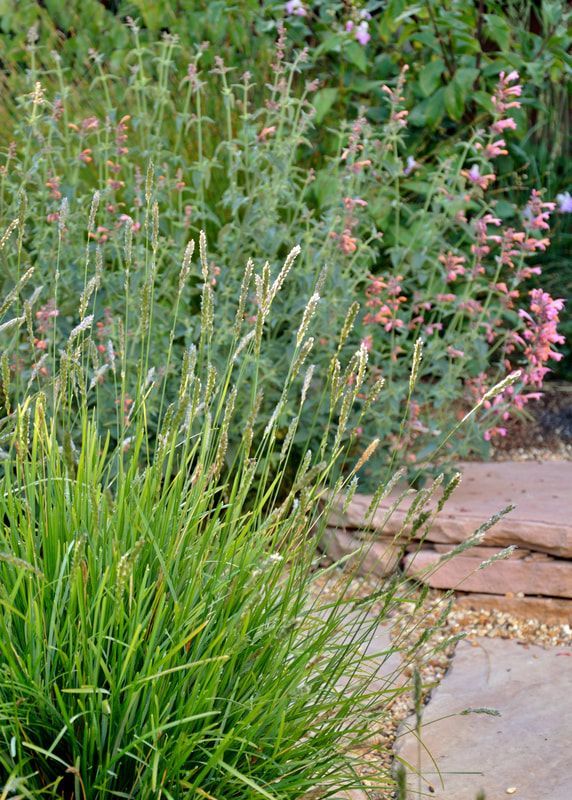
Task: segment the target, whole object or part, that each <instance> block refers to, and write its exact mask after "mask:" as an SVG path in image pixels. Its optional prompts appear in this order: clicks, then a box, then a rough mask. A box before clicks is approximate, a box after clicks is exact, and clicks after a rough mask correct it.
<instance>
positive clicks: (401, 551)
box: [323, 461, 572, 800]
mask: <svg viewBox="0 0 572 800" xmlns="http://www.w3.org/2000/svg"><path fill="white" fill-rule="evenodd" d="M459 466H460V469H461V471H462V473H463V479H462V481H461V484H460V486H459V487H458V488H457V489H456V490H455V492H454V493H453V495H452V496H451V497H450V498H449V500H448V501H447V503H446V505H445V508H444V509H443V511H442V512H441V513H440V514H439V515H438V516H437V517H436V518H435V519H434V520H433V521H432V523H431V525H430V527H429V529H428V530H425V531H424V532H423V537H422V541H418V540H414V539H411V538H410V539H408V538H407V535H408V534H407V530H405V531H404V530H403V528H404V523H405V524H407V520H408V517H407V512H408V508H409V506H410V504H411V502H412V500H413V498H414V496H415V493H414V492H409V493H407V494H406V495H403V494H402V495H401V502H400V504H399V507H398V508H397V510H394V513H392V514H391V516H388V510H389V509H390V508H391V507H392V506H393V504H394V503H395V501H396V499H397V498H398V497H399V496H400V495H399V493H397V492H394V493H393V494H392V495H391V496H389V497H388V498H386V500H384V502H383V504H382V506H381V507H380V508H379V509H378V510H377V511H376V513H375V514H374V516H373V519H369V520H367V524H366V521H365V518H366V514H367V509H368V506H369V503H370V500H371V498H370V497H368V496H364V495H356V496H355V497H354V499H353V500H352V502H351V503H350V505H349V508H348V509H347V510H346V511H345V512H344V513H342V503H343V501H340V503H339V505H336V506H335V508H334V511H333V512H332V514H331V516H330V520H329V524H330V528H329V529H328V530H327V531H326V534H325V535H324V541H323V549H324V550H325V552H326V553H327V554H329V555H330V557H332V558H333V559H334V560H337V559H338V558H340V557H342V556H345V555H347V554H353V555H352V559H354V560H355V566H356V568H357V569H358V571H359V572H360V573H361V574H362V575H364V576H370V577H372V578H375V579H377V580H379V578H381V577H383V576H385V575H388V574H390V573H391V572H392V571H393V570H395V569H396V568H397V566H398V565H399V566H400V567H401V569H403V570H404V571H405V572H406V573H408V574H409V575H411V576H415V577H418V578H419V579H420V580H422V581H423V582H425V583H427V584H428V585H429V586H430V587H433V588H435V589H455V590H457V601H458V603H459V605H461V604H463V605H465V606H466V607H469V608H474V609H482V608H489V609H491V611H489V612H488V613H489V614H493V615H494V614H496V615H497V616H501V617H502V613H500V612H509V614H508V615H514V617H515V621H514V623H513V622H510V623H509V629H508V630H502V631H501V630H496V631H492V630H488V629H487V627H486V626H487V624H488V625H489V627H491V625H490V623H486V624H485V627H484V628H483V629H479V630H478V632H476V631H475V630H472V631H465V632H468V633H470V634H471V637H470V639H466V640H463V641H461V642H459V644H458V645H457V646H456V648H455V651H454V654H453V655H452V660H451V661H450V662H449V661H446V664H445V666H444V668H443V669H441V671H440V673H439V674H438V675H437V674H436V675H435V679H436V680H437V681H438V680H439V679H441V680H440V683H439V684H438V685H437V686H436V688H434V689H433V691H432V693H431V695H430V696H429V699H428V701H427V703H426V705H425V706H424V707H423V718H422V727H421V737H420V739H419V737H418V736H417V733H416V730H415V716H410V717H409V718H407V719H406V720H405V721H404V722H402V723H401V726H400V728H399V730H398V735H397V739H396V740H395V744H394V753H395V755H396V759H399V760H401V761H402V762H403V763H405V764H406V766H407V773H408V800H413V799H414V798H415V800H417V798H436V800H477V798H478V797H480V798H482V797H485V798H486V800H501V798H505V797H506V798H509V797H514V798H516V800H570V798H572V645H570V644H568V643H569V642H570V641H572V639H571V636H570V634H571V631H570V625H572V462H566V461H563V462H559V461H553V462H544V463H538V462H502V463H491V464H482V463H480V464H479V463H466V464H462V465H459ZM508 504H514V505H515V506H516V508H515V510H514V511H513V512H512V513H511V514H509V515H507V516H505V517H503V518H502V519H501V520H499V521H498V522H497V524H495V525H494V526H493V527H492V528H490V530H488V531H487V533H486V536H485V537H484V539H483V540H482V541H480V542H479V543H478V546H468V545H467V546H466V547H465V548H464V549H463V552H462V554H460V555H453V556H448V553H449V552H450V550H451V549H452V548H454V547H455V546H456V545H458V544H459V543H462V542H465V541H466V540H467V539H468V538H469V537H470V536H471V535H472V534H473V533H474V531H475V530H476V529H477V528H478V527H479V526H480V525H482V524H483V523H484V522H486V521H487V520H488V519H489V518H490V517H491V516H492V515H493V514H495V513H497V512H498V511H499V510H501V509H502V508H504V507H505V506H507V505H508ZM415 536H416V537H417V539H418V538H419V531H417V532H416V533H415ZM364 544H365V546H364ZM507 545H516V546H517V548H518V549H517V550H516V551H515V552H514V553H513V554H512V555H511V556H510V558H508V559H504V558H503V559H502V560H497V554H498V553H499V551H500V550H501V549H502V548H504V547H506V546H507ZM490 559H492V564H490V565H489V566H487V567H486V568H485V569H481V568H480V567H481V564H482V562H483V561H488V560H490ZM459 590H460V591H461V592H462V593H461V594H459ZM486 613H487V612H481V611H477V612H475V615H476V616H480V615H484V616H485V618H486ZM508 615H507V614H505V617H506V616H508ZM531 618H537V619H542V620H544V623H550V624H553V625H554V626H556V627H555V628H554V630H556V629H557V630H559V631H560V632H561V634H562V636H561V637H560V635H559V636H558V637H557V638H556V639H552V640H551V639H550V637H548V639H547V638H546V637H544V636H543V635H540V634H541V633H542V630H544V631H548V630H549V629H550V628H549V625H548V624H543V623H541V622H538V623H534V622H533V619H531ZM511 620H512V616H511ZM517 620H520V622H518V621H517ZM521 623H522V624H521ZM528 623H530V624H532V625H533V626H535V625H538V626H539V631H540V634H539V636H538V637H537V638H535V639H532V640H531V639H528V640H527V639H526V637H524V638H522V637H521V638H520V639H519V631H521V630H523V628H524V627H526V625H527V624H528ZM463 630H464V629H463ZM550 630H552V629H550ZM497 634H500V635H501V636H507V635H508V637H509V638H491V637H492V636H496V635H497ZM386 635H387V632H386V631H384V632H383V635H382V636H381V634H380V636H381V638H380V639H379V640H378V641H377V642H376V644H377V645H378V647H379V649H380V650H383V649H388V648H389V645H388V643H387V642H386V641H385V640H384V638H383V637H385V636H386ZM512 637H514V638H512ZM530 641H536V642H542V643H546V641H551V643H552V644H553V645H555V646H549V647H546V648H544V647H540V646H538V645H537V644H531V643H530ZM560 642H566V643H567V644H565V645H560ZM381 643H383V644H384V647H380V644H381ZM450 656H451V653H449V655H448V657H447V658H449V657H450ZM396 658H399V656H398V655H396V654H394V655H392V656H391V658H390V659H388V663H387V668H386V669H384V670H383V672H382V675H381V683H382V684H384V685H385V686H387V681H388V679H389V680H391V679H393V676H394V675H396V674H398V673H399V668H398V665H397V664H396V661H395V659H396ZM447 665H448V666H449V669H448V671H446V672H445V669H447ZM424 681H425V682H427V678H426V677H425V676H424ZM429 681H431V678H429ZM411 707H412V706H411V705H410V704H409V705H406V706H405V707H404V710H403V713H402V714H401V717H398V719H403V714H407V713H409V709H410V708H411ZM489 712H490V713H489ZM479 793H481V794H479ZM348 797H349V795H348ZM365 797H366V795H365V794H361V793H357V794H353V795H352V800H363V798H365Z"/></svg>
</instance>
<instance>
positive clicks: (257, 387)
mask: <svg viewBox="0 0 572 800" xmlns="http://www.w3.org/2000/svg"><path fill="white" fill-rule="evenodd" d="M146 193H147V200H146V210H147V222H146V226H147V224H148V225H149V227H150V228H151V234H150V235H151V250H150V253H149V258H148V261H147V263H146V265H140V267H139V268H140V269H141V271H142V275H141V289H140V291H141V294H140V296H139V297H138V298H137V299H135V298H136V297H137V296H136V295H135V297H134V296H133V293H132V290H131V287H130V283H129V274H128V273H129V271H130V270H131V269H134V268H135V266H134V265H135V262H134V261H133V262H132V261H131V257H130V247H131V244H130V240H129V236H128V237H127V241H126V243H125V257H126V261H125V273H124V276H123V277H124V286H123V290H120V289H119V288H118V291H122V294H123V298H122V299H123V303H124V316H123V328H122V330H123V338H120V339H119V342H118V345H117V351H115V345H113V349H112V350H109V349H107V358H108V360H107V362H106V365H105V366H106V367H107V369H106V370H102V368H101V367H99V368H97V369H96V368H95V366H94V364H93V359H94V358H96V353H97V352H98V342H99V337H98V335H97V329H96V326H95V325H94V319H93V316H92V314H91V313H88V312H89V310H90V308H92V307H93V305H92V304H93V302H94V297H95V294H96V293H97V292H98V291H101V289H102V286H101V285H99V283H98V282H97V281H96V282H93V281H92V280H91V279H90V278H88V275H89V273H87V275H86V284H85V286H84V292H83V296H82V298H81V299H80V298H78V303H77V307H78V308H79V311H76V315H75V318H74V323H75V324H74V326H73V328H72V329H71V330H69V332H68V334H67V338H66V339H65V340H64V341H62V342H61V346H58V347H52V346H50V348H49V351H48V353H49V356H48V359H47V362H46V363H47V364H49V365H50V375H49V379H48V380H47V381H45V382H43V383H41V384H39V385H38V383H37V382H36V379H35V378H34V376H30V380H29V382H28V383H27V385H26V384H25V383H24V384H23V383H22V377H23V376H22V374H21V373H16V374H15V375H14V376H13V382H12V376H11V375H10V371H9V369H6V366H7V363H8V362H7V360H6V359H3V361H2V374H3V385H2V402H3V405H4V411H5V413H4V417H3V419H2V424H1V430H0V435H1V443H2V462H1V473H0V514H2V519H3V525H2V530H1V533H0V722H1V725H0V786H2V791H3V793H4V794H6V795H7V796H11V795H12V794H16V795H17V796H20V797H25V798H50V797H51V798H56V797H58V798H62V797H63V798H64V799H65V800H71V798H77V797H80V796H81V797H83V798H85V799H86V800H92V799H93V800H95V798H102V797H117V796H123V797H133V798H135V797H137V798H151V797H153V798H155V797H165V798H174V799H175V798H183V797H189V796H197V797H218V798H222V797H224V798H236V800H245V798H253V797H265V798H268V800H288V799H289V798H291V799H292V800H295V798H296V799H298V798H300V797H302V796H306V795H308V796H310V793H311V796H312V797H317V798H322V797H323V798H326V797H331V796H334V795H335V793H336V791H338V790H341V789H343V788H352V787H359V786H361V782H360V777H359V775H360V768H361V766H362V760H361V759H362V757H361V756H360V753H363V746H364V743H365V742H366V741H367V739H368V737H369V736H371V735H372V734H375V732H376V731H377V730H379V729H382V728H383V725H384V720H385V715H386V713H387V710H388V707H389V703H390V701H391V700H392V699H394V697H395V694H396V693H397V692H399V691H400V690H399V689H395V688H392V687H391V686H390V685H388V686H387V688H386V689H383V688H380V686H379V681H378V680H376V675H377V673H378V670H379V668H380V665H381V664H382V663H383V661H384V660H385V659H386V658H387V657H388V656H389V655H391V653H392V652H394V649H393V648H391V649H390V650H389V651H387V652H384V653H378V652H372V650H374V648H372V647H371V638H372V635H373V633H374V630H375V627H376V625H377V624H378V623H379V622H380V621H381V619H383V618H384V617H385V616H386V615H387V614H389V613H390V612H391V611H392V609H395V608H396V607H398V606H399V605H400V604H402V603H403V602H404V601H405V600H406V599H407V598H408V597H409V598H410V597H411V595H410V594H409V593H410V587H408V586H407V585H406V584H403V583H402V582H401V581H400V579H399V577H398V576H394V577H393V578H392V579H390V580H388V581H387V582H386V583H385V584H384V585H383V586H379V587H378V588H377V589H376V590H375V591H374V592H373V593H372V594H371V595H369V596H360V598H359V600H358V599H356V598H355V597H352V591H351V578H352V571H351V570H350V571H348V573H347V574H346V575H345V576H342V575H341V574H338V575H337V578H336V581H335V593H334V594H333V596H332V592H331V591H330V590H328V589H327V581H328V578H329V577H330V570H329V569H324V568H321V567H320V565H319V562H318V560H317V558H316V545H317V544H318V542H319V541H320V538H321V536H322V534H323V531H324V527H325V526H326V523H327V519H328V516H329V511H330V507H331V503H332V502H333V500H334V498H337V497H339V496H340V493H341V494H342V496H343V494H344V493H346V492H347V493H350V492H352V491H354V490H355V485H356V480H357V478H358V476H359V475H360V474H361V472H362V468H363V467H364V465H365V464H366V463H367V460H368V458H369V457H370V455H371V453H372V452H373V450H374V449H375V443H374V444H373V445H372V446H370V447H369V448H368V449H367V450H366V451H365V452H362V453H361V455H360V458H359V460H358V461H357V463H355V465H353V464H352V463H351V462H350V463H348V462H347V456H348V453H349V451H350V450H351V440H348V433H347V432H348V431H350V430H351V429H352V428H354V427H355V426H357V425H360V424H362V423H363V420H364V412H363V409H362V408H360V403H359V402H358V397H359V396H361V394H362V393H363V392H366V402H367V404H369V405H371V404H374V403H376V401H377V396H378V395H379V389H376V390H374V391H373V392H371V391H368V390H367V389H366V386H367V364H366V362H367V353H366V351H365V349H364V348H363V347H362V348H360V349H359V351H358V352H357V353H356V354H355V355H354V357H353V358H351V359H350V360H349V363H347V364H346V363H344V364H343V365H342V369H343V376H344V379H343V380H341V379H340V376H339V374H338V373H337V370H336V363H337V362H336V360H335V359H334V360H332V362H331V366H330V369H329V370H328V372H327V373H326V374H318V372H316V371H315V370H314V367H313V365H309V366H307V365H306V363H305V361H306V360H307V359H308V357H309V353H310V350H311V344H312V341H313V336H312V333H313V327H314V326H315V318H313V316H314V313H315V307H316V301H315V299H312V300H310V302H308V304H307V305H306V307H305V308H304V309H303V310H302V311H301V313H300V314H299V315H297V318H296V319H295V320H291V323H292V324H293V325H294V326H295V327H296V335H295V341H294V345H293V350H292V353H291V357H290V358H289V361H288V364H287V366H286V368H285V370H284V373H283V375H284V378H283V380H282V383H281V387H280V402H279V404H278V406H277V407H276V409H275V412H274V413H273V414H272V415H271V417H270V418H268V416H266V415H262V416H260V414H259V410H260V398H261V395H262V392H264V391H266V390H267V388H269V387H271V385H272V382H273V380H274V376H272V375H269V374H265V373H264V372H263V371H262V370H261V369H260V364H261V363H262V353H263V351H264V349H265V347H266V342H267V339H266V338H265V329H266V328H267V327H268V326H269V324H270V320H271V318H272V313H273V312H274V309H275V307H276V306H275V304H276V303H277V302H278V298H279V296H280V293H281V292H282V291H284V290H285V287H287V284H288V279H289V275H288V273H289V271H293V270H294V269H295V264H294V260H295V258H296V251H294V252H293V253H291V254H290V256H289V257H288V258H287V260H286V262H285V264H284V265H283V268H282V270H281V271H280V272H279V273H278V274H276V275H274V274H273V275H270V273H269V269H268V266H264V267H263V268H262V270H261V271H260V272H259V273H257V274H253V270H252V267H251V266H248V267H247V271H246V277H245V280H244V284H243V289H242V292H241V293H240V295H239V296H238V297H237V298H235V310H236V312H237V313H236V323H235V327H234V333H233V337H232V341H231V344H230V347H229V348H227V349H225V348H221V347H219V346H218V343H217V338H218V337H217V334H216V332H215V325H216V320H217V316H216V310H215V308H214V300H215V298H214V297H213V289H212V286H211V284H210V282H209V281H208V279H207V278H208V274H209V263H208V256H207V252H206V242H205V239H204V237H201V240H200V247H199V254H200V268H201V276H202V278H203V281H202V289H201V303H200V305H201V314H200V327H199V331H198V337H197V340H198V344H197V347H196V348H194V347H191V348H189V349H188V350H187V351H186V352H185V353H184V355H183V359H182V362H179V360H178V359H177V358H176V357H175V355H174V353H173V350H172V349H171V348H169V350H168V352H167V353H166V354H165V353H163V357H164V361H163V362H162V365H161V366H162V372H161V373H160V372H159V371H157V370H153V369H148V367H149V364H150V360H149V359H150V354H152V353H153V342H154V340H155V336H156V330H157V329H158V328H160V327H161V324H163V322H161V321H160V306H159V303H158V299H157V294H158V291H157V290H158V288H159V286H158V285H155V284H156V281H155V279H156V270H157V265H158V262H157V259H158V256H159V249H158V246H157V245H158V242H157V235H158V227H159V219H158V217H157V211H156V202H155V200H154V195H155V189H154V182H153V179H152V174H151V173H150V174H149V175H148V176H147V182H146ZM95 202H96V201H95ZM88 213H89V215H90V217H91V218H93V216H94V214H95V207H94V206H92V209H91V211H90V212H89V210H88ZM62 229H63V225H60V238H63V230H62ZM68 244H69V240H68ZM82 244H83V243H82ZM192 255H193V253H192V248H191V247H189V248H188V249H187V251H186V253H185V256H184V258H183V263H182V266H181V268H180V272H179V279H180V280H179V284H178V285H179V297H178V299H177V300H176V302H175V305H174V308H173V309H172V310H171V313H170V315H169V325H170V327H171V334H170V340H171V342H172V341H173V338H174V335H175V333H176V330H177V326H178V313H179V306H180V299H181V294H182V293H183V291H184V289H185V282H186V281H187V280H188V279H189V278H190V275H191V269H192V264H191V257H192ZM56 269H57V264H56ZM109 277H111V280H113V276H112V275H111V276H109V275H107V274H106V275H101V276H100V278H101V282H102V284H103V283H105V281H106V280H107V279H108V278H109ZM251 285H253V286H254V290H255V292H256V294H257V296H258V299H259V303H258V310H257V314H256V323H255V326H254V328H252V329H251V330H250V331H249V330H248V329H247V328H245V323H244V320H243V313H244V307H245V305H244V304H245V302H246V298H247V295H248V293H249V290H250V287H251ZM34 295H37V292H34V291H32V290H30V289H29V287H28V286H27V285H26V284H25V281H24V279H22V281H21V282H20V284H19V285H18V287H17V290H16V291H15V292H12V293H11V294H10V295H9V296H8V297H6V298H5V300H4V302H3V305H2V308H3V309H5V308H10V309H14V308H16V309H20V310H22V311H23V316H24V319H25V320H29V319H30V317H31V315H32V309H33V307H34V305H33V304H34V302H35V299H34ZM52 311H53V309H52ZM46 313H51V312H46ZM15 319H16V320H17V321H16V323H15V325H14V324H12V325H11V326H8V328H6V327H4V328H3V329H2V330H3V332H6V331H8V330H10V329H13V328H14V327H16V328H17V327H18V326H19V325H21V324H24V325H27V324H28V323H27V322H25V321H24V322H20V321H19V317H16V318H15ZM42 319H43V320H44V321H46V320H48V319H51V320H52V321H53V320H55V319H57V317H54V316H46V315H45V314H44V316H43V317H42ZM350 328H351V323H349V322H348V324H347V325H346V326H345V330H344V331H343V332H342V337H343V336H347V335H348V334H349V331H350ZM49 338H50V344H51V345H52V344H55V343H56V333H55V325H52V328H51V330H50V332H49ZM58 341H59V340H58ZM221 350H222V351H223V352H222V353H221V352H220V351H221ZM216 351H219V352H218V355H219V356H223V357H222V358H219V359H218V360H217V359H216V358H215V353H216ZM419 358H420V352H419V348H418V351H417V356H416V359H415V360H414V363H413V372H412V375H411V390H410V393H409V399H410V395H411V391H412V390H413V387H414V384H415V380H416V371H417V370H418V366H419ZM104 377H109V378H110V381H109V388H110V389H111V392H112V397H113V400H112V401H111V403H110V404H108V403H107V402H106V400H105V398H104V397H103V396H102V394H101V393H100V388H101V384H100V380H101V379H103V378H104ZM320 392H324V393H325V394H326V395H327V396H329V398H330V401H329V409H330V410H329V414H328V417H329V423H328V425H327V427H326V428H325V429H321V430H320V437H321V440H320V446H319V448H317V449H316V450H314V451H313V452H312V451H310V450H307V451H306V454H305V456H304V457H303V458H302V459H298V458H296V457H295V452H294V448H293V441H294V438H295V437H296V436H297V434H298V432H301V433H302V435H303V436H304V437H305V438H306V439H308V440H310V439H311V438H312V432H311V430H309V429H307V428H306V429H302V425H303V419H304V416H303V410H304V407H305V405H306V403H307V402H308V398H309V397H310V396H311V395H312V394H315V393H320ZM239 397H242V398H243V404H242V406H241V413H243V414H244V416H239V415H238V414H239V412H238V410H237V402H236V401H237V399H238V398H239ZM290 409H294V410H293V411H291V410H290ZM154 425H155V427H156V431H157V432H156V434H155V433H154V432H153V426H154ZM232 429H234V430H236V429H238V430H239V433H240V436H239V437H236V436H235V437H231V436H230V431H231V430H232ZM344 462H346V469H345V470H343V471H342V465H343V464H344ZM437 485H438V484H436V486H435V488H436V487H437ZM383 488H384V487H383V485H382V486H381V487H380V491H379V492H378V493H377V497H376V502H374V503H373V504H372V509H371V513H374V512H375V510H376V508H377V504H378V503H379V501H380V498H381V496H382V492H381V490H382V489H383ZM387 488H388V489H389V487H387ZM447 491H448V490H446V494H447ZM431 496H432V492H431V491H426V492H425V493H424V495H423V496H420V497H419V498H418V502H416V504H415V506H414V508H415V512H416V514H417V515H418V518H417V519H418V521H417V522H416V520H413V524H414V526H415V525H417V527H419V526H420V525H421V524H422V523H424V522H425V521H426V520H427V517H428V516H429V517H430V515H427V514H426V513H424V511H423V507H424V504H425V502H428V501H429V500H430V499H431ZM439 508H440V506H439ZM407 540H408V539H407V537H406V535H405V533H404V534H403V536H402V537H399V541H400V542H401V543H402V545H403V547H405V543H406V541H407ZM367 546H368V543H367V542H365V543H364V547H366V548H367ZM358 555H359V553H358ZM380 603H381V606H382V610H381V611H380V610H379V604H380ZM375 609H377V611H376V610H375ZM432 630H434V628H432ZM429 633H430V632H429V631H427V632H426V634H427V635H429ZM427 635H424V636H423V637H422V640H421V639H420V642H421V641H423V642H425V641H426V639H427ZM417 647H418V644H417V643H413V644H412V645H411V646H410V647H409V646H408V649H407V651H406V652H404V664H406V663H407V662H408V661H409V660H410V659H411V658H413V657H414V656H415V653H416V649H417ZM377 746H379V745H377ZM358 751H359V752H358ZM373 780H374V785H376V786H377V787H378V788H382V787H385V788H387V787H390V786H391V785H392V779H391V776H390V775H388V774H387V773H385V772H383V771H381V772H380V773H379V774H378V775H377V776H375V777H374V779H373Z"/></svg>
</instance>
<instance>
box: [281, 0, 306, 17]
mask: <svg viewBox="0 0 572 800" xmlns="http://www.w3.org/2000/svg"><path fill="white" fill-rule="evenodd" d="M284 11H285V12H286V13H287V14H289V15H290V16H295V17H305V16H307V14H308V12H307V10H306V7H305V6H304V3H303V2H302V0H288V2H287V3H286V5H285V6H284Z"/></svg>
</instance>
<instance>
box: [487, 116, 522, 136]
mask: <svg viewBox="0 0 572 800" xmlns="http://www.w3.org/2000/svg"><path fill="white" fill-rule="evenodd" d="M515 130H516V122H515V121H514V119H513V118H512V117H507V118H506V119H498V120H497V121H496V122H493V124H492V125H491V131H492V132H493V133H502V132H503V131H515Z"/></svg>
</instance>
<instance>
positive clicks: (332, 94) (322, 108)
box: [314, 89, 338, 124]
mask: <svg viewBox="0 0 572 800" xmlns="http://www.w3.org/2000/svg"><path fill="white" fill-rule="evenodd" d="M337 99H338V90H337V89H320V91H319V92H316V94H315V95H314V108H315V109H316V116H315V121H316V122H317V123H318V124H319V123H320V122H321V121H322V120H323V119H324V117H325V116H326V114H327V113H328V111H329V110H330V108H331V107H332V106H333V105H334V103H335V102H336V100H337Z"/></svg>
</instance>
